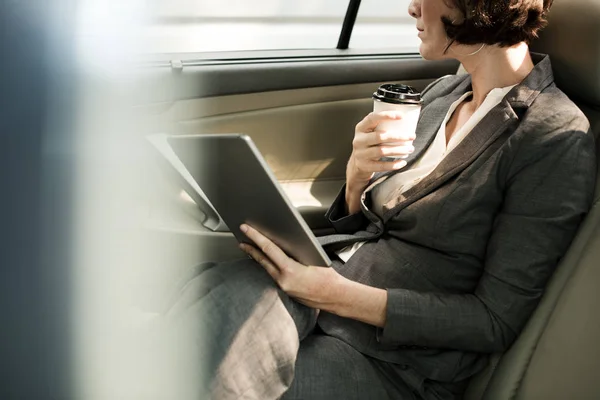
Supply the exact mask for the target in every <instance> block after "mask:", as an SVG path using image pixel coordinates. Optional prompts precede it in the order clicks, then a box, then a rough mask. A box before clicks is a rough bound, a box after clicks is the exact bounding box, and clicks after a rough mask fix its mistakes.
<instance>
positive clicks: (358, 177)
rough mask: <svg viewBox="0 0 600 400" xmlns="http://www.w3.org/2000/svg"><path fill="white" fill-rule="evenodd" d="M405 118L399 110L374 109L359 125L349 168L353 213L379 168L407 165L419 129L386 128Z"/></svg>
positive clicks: (348, 191) (348, 187) (349, 198)
mask: <svg viewBox="0 0 600 400" xmlns="http://www.w3.org/2000/svg"><path fill="white" fill-rule="evenodd" d="M401 119H402V113H401V112H397V111H381V112H377V113H375V112H372V113H370V114H369V115H367V116H366V117H365V118H364V119H363V120H362V121H360V122H359V123H358V124H357V125H356V130H355V133H354V140H353V141H352V154H351V155H350V160H349V161H348V166H347V168H346V202H347V205H348V211H349V213H351V214H352V213H354V212H357V211H358V210H359V209H360V194H361V193H362V191H363V190H364V188H365V187H366V186H367V185H368V183H369V180H370V179H371V178H372V177H373V174H374V173H375V172H385V171H392V170H397V169H400V168H403V167H404V166H405V165H406V161H405V160H404V158H406V157H408V156H409V155H410V154H411V153H412V152H413V151H414V147H413V146H412V142H413V140H414V139H415V132H414V131H408V132H403V131H399V130H394V129H389V130H386V129H385V128H386V125H388V126H389V127H390V128H391V127H392V126H393V125H394V124H393V123H394V122H397V121H400V120H401Z"/></svg>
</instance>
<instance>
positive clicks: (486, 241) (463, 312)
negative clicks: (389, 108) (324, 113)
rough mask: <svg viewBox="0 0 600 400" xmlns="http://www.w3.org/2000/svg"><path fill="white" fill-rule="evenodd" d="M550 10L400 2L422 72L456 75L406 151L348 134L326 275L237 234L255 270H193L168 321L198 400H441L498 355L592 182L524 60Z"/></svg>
mask: <svg viewBox="0 0 600 400" xmlns="http://www.w3.org/2000/svg"><path fill="white" fill-rule="evenodd" d="M551 2H552V1H551V0H544V1H542V0H537V1H536V0H498V1H494V2H488V1H481V0H475V1H472V0H471V1H467V0H413V1H412V3H411V4H410V7H409V13H410V15H411V16H413V17H414V18H415V20H416V27H417V29H418V30H419V34H418V35H419V37H420V38H421V41H422V44H421V47H420V52H421V55H422V56H423V57H424V58H426V59H429V60H438V59H445V58H454V59H457V60H458V61H460V62H461V63H462V65H463V66H464V67H465V69H466V71H467V72H468V74H467V75H458V76H449V77H444V78H441V79H439V80H437V81H436V82H434V83H432V84H431V85H430V86H429V87H428V88H427V89H426V90H425V91H424V92H423V101H424V103H423V108H422V111H421V118H420V121H419V126H418V128H417V134H416V136H415V135H413V134H411V133H408V132H383V131H381V130H378V124H379V123H380V122H381V121H386V120H390V119H398V118H402V116H401V115H398V114H395V113H393V112H384V113H378V114H370V115H368V116H367V117H366V118H364V119H363V120H362V121H361V122H360V123H359V124H358V125H357V127H356V133H355V138H354V142H353V151H352V155H351V157H350V160H349V162H348V167H347V183H346V185H345V186H344V188H343V190H342V192H341V193H340V195H339V196H338V198H337V199H336V201H335V202H334V204H333V205H332V207H331V209H330V210H329V211H328V213H327V217H328V218H329V220H330V221H331V223H332V224H333V226H334V228H335V229H336V231H337V232H338V235H333V236H331V237H326V238H324V239H323V242H324V243H327V246H326V249H327V250H328V251H329V252H330V253H331V254H332V255H334V254H335V255H337V257H336V261H334V265H333V268H319V267H313V266H304V265H300V264H299V263H297V262H295V261H294V260H292V259H290V258H288V257H287V256H286V255H285V254H284V253H283V252H282V251H281V250H280V249H279V248H278V247H277V246H276V245H275V244H274V243H272V242H270V241H269V240H268V239H267V238H265V237H264V236H262V235H261V234H260V232H257V231H256V230H254V229H252V228H251V227H248V226H243V227H242V230H244V231H245V232H246V234H247V235H248V237H249V238H250V239H251V240H252V241H253V242H254V243H256V245H257V248H254V247H249V246H242V249H243V250H244V251H246V252H247V253H248V254H249V255H250V256H251V257H252V258H253V259H254V260H256V261H257V262H254V261H252V260H244V261H238V262H234V263H228V264H224V265H219V266H218V267H215V265H214V264H207V265H203V266H201V267H200V270H199V271H198V272H199V275H198V277H197V278H196V279H194V280H193V281H192V282H190V283H188V284H187V286H186V288H185V289H184V291H183V295H182V296H181V298H180V300H179V301H178V302H177V303H176V304H175V305H174V306H173V307H172V309H171V310H170V311H169V313H168V314H169V315H171V316H181V315H183V314H184V313H183V311H182V310H186V311H185V314H186V315H188V316H189V315H191V317H188V318H195V319H197V318H200V320H201V321H203V324H204V325H203V332H202V335H203V339H204V340H205V341H206V342H205V343H204V345H203V347H202V349H200V352H201V354H202V357H203V360H205V361H206V360H210V364H209V365H208V369H207V370H208V371H209V373H208V374H207V376H205V377H204V378H205V379H204V380H203V381H202V385H203V390H205V391H207V392H209V393H210V395H212V398H215V399H230V398H231V399H234V398H235V399H237V398H257V399H275V398H280V397H281V398H284V399H332V398H343V399H388V398H389V399H415V398H424V399H433V398H436V399H451V398H456V397H458V396H460V394H461V393H462V391H463V390H464V388H465V387H466V384H467V383H468V379H469V378H470V377H471V376H472V375H473V374H475V373H477V372H478V371H479V370H481V369H482V368H483V367H484V366H485V364H486V354H488V353H492V352H499V351H504V350H506V349H507V348H508V347H509V346H510V345H511V344H512V342H513V341H514V340H515V339H516V338H517V336H518V334H519V332H520V331H521V330H522V328H523V326H524V324H525V323H526V321H527V319H528V318H529V316H530V315H531V313H532V312H533V310H534V309H535V307H536V305H537V303H538V301H539V299H540V297H541V296H542V294H543V290H544V287H545V284H546V282H547V280H548V278H549V277H550V276H551V274H552V271H553V269H554V268H555V267H556V265H557V263H558V260H559V259H560V257H562V255H563V254H564V253H565V251H566V250H567V248H568V246H569V244H570V242H571V240H572V238H573V236H574V234H575V232H576V230H577V228H578V226H579V224H580V222H581V221H582V219H583V217H584V216H585V214H586V213H587V211H588V210H589V208H590V206H591V201H592V196H593V190H594V182H595V171H596V166H595V165H596V160H595V153H594V144H593V137H592V135H591V134H590V133H589V132H588V131H589V124H588V122H587V120H586V118H585V117H584V115H583V114H582V113H581V111H579V109H577V107H576V106H575V105H574V104H573V103H572V102H571V101H570V100H569V99H568V98H567V97H566V96H565V95H564V94H563V93H562V92H561V91H560V90H559V89H557V88H556V86H555V85H554V83H553V77H552V70H551V65H550V60H549V58H548V57H537V58H535V60H534V58H532V56H531V55H530V53H529V49H528V43H529V42H530V41H531V40H532V39H534V38H535V37H536V36H537V33H538V31H539V30H540V29H541V28H542V27H543V26H544V25H545V16H546V14H547V11H548V9H549V7H550V5H551ZM413 140H414V141H413ZM398 141H401V142H404V143H403V144H402V145H401V146H397V145H394V146H391V145H387V144H386V143H389V142H398ZM381 156H398V157H407V158H406V159H404V160H402V161H398V162H382V161H379V160H380V158H381ZM409 171H412V173H407V172H409ZM415 176H416V177H415ZM409 178H410V179H409ZM319 310H320V311H319ZM198 315H200V317H198ZM180 319H181V318H180ZM208 353H210V354H208ZM190 354H192V357H198V352H190Z"/></svg>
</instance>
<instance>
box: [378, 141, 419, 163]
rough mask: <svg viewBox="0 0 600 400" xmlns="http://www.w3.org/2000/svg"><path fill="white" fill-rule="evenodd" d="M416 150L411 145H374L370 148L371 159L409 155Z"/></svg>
mask: <svg viewBox="0 0 600 400" xmlns="http://www.w3.org/2000/svg"><path fill="white" fill-rule="evenodd" d="M414 151H415V148H414V147H413V146H412V145H411V146H373V147H371V148H370V149H369V150H368V153H367V154H368V157H369V159H371V160H379V159H380V158H381V157H408V156H409V155H411V154H412V153H413V152H414Z"/></svg>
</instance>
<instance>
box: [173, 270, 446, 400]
mask: <svg viewBox="0 0 600 400" xmlns="http://www.w3.org/2000/svg"><path fill="white" fill-rule="evenodd" d="M317 315H318V314H317V312H316V310H314V309H311V308H309V307H306V306H304V305H302V304H299V303H297V302H296V301H294V300H292V299H291V298H290V297H288V296H287V295H286V294H285V293H283V292H282V291H281V290H280V289H279V288H278V287H277V285H276V284H275V282H274V281H273V279H272V278H271V277H270V276H269V275H268V274H267V273H266V272H265V271H264V270H263V268H262V267H260V266H259V265H258V264H256V263H255V262H254V261H252V260H250V259H242V260H238V261H235V262H227V263H220V264H215V263H206V264H202V265H200V266H198V267H197V268H196V269H195V270H194V271H193V273H192V274H191V276H190V277H189V278H188V279H186V281H185V283H184V284H182V285H181V286H180V289H179V290H178V291H177V293H176V294H175V295H174V299H173V301H171V302H170V306H169V307H168V309H167V310H165V320H166V321H167V324H168V325H169V328H170V330H171V331H172V332H173V333H174V336H173V337H172V340H173V338H176V339H174V340H176V341H178V343H181V344H182V345H181V347H183V348H182V349H181V354H179V356H182V357H183V358H184V359H186V360H187V361H183V364H181V368H182V369H183V370H185V368H187V367H186V365H187V366H192V365H193V366H194V367H195V368H196V369H197V370H199V371H201V372H200V373H199V375H200V376H198V377H197V379H196V382H195V384H197V385H198V387H197V388H196V393H198V398H201V399H209V398H210V399H216V400H228V399H260V400H268V399H279V398H281V399H286V400H288V399H307V400H310V399H315V400H319V399H323V400H326V399H327V400H331V399H345V400H352V399H356V400H358V399H360V400H365V399H377V400H385V399H402V400H404V399H417V398H421V397H422V396H421V395H419V393H418V392H419V391H418V390H416V389H415V388H414V387H411V386H409V385H408V384H407V383H406V382H405V380H404V379H403V377H406V373H407V371H405V370H402V368H401V366H398V365H395V364H391V363H387V362H384V361H380V360H377V359H374V358H371V357H368V356H366V355H363V354H361V353H360V352H358V351H357V350H355V349H354V348H353V347H351V346H350V345H348V344H347V343H345V342H343V341H341V340H340V339H337V338H334V337H331V336H327V335H325V334H323V333H322V332H320V330H319V329H318V325H317V319H318V317H317ZM183 343H185V344H183ZM190 347H191V348H190ZM179 362H181V360H180V361H179ZM198 362H201V366H200V367H198V365H197V364H194V363H198ZM403 368H405V367H403ZM448 394H449V393H433V392H432V393H431V396H427V397H430V398H451V397H453V396H450V397H449V396H448Z"/></svg>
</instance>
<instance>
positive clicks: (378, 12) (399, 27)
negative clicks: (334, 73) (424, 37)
mask: <svg viewBox="0 0 600 400" xmlns="http://www.w3.org/2000/svg"><path fill="white" fill-rule="evenodd" d="M409 4H410V0H363V1H362V3H361V5H360V9H359V11H358V16H357V18H356V23H355V24H354V30H353V31H352V39H351V40H350V48H353V49H363V48H364V49H378V48H381V49H385V48H394V49H397V50H399V52H406V53H414V52H417V51H418V49H419V44H420V42H421V41H420V40H419V37H418V36H417V30H416V25H415V20H414V19H413V18H412V17H411V16H410V15H409V14H408V5H409Z"/></svg>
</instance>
